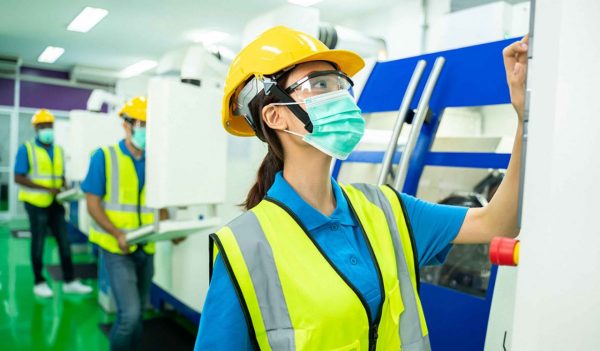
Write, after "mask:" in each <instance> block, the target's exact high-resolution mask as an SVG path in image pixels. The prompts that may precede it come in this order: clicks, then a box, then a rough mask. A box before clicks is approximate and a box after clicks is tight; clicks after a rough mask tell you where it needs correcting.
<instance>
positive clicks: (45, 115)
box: [31, 109, 54, 125]
mask: <svg viewBox="0 0 600 351" xmlns="http://www.w3.org/2000/svg"><path fill="white" fill-rule="evenodd" d="M40 123H54V115H53V114H52V113H50V111H48V110H46V109H41V110H38V111H37V112H36V113H35V114H34V115H33V117H31V124H33V125H36V124H40Z"/></svg>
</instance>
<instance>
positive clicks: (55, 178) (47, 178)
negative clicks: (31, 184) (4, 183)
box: [29, 175, 61, 180]
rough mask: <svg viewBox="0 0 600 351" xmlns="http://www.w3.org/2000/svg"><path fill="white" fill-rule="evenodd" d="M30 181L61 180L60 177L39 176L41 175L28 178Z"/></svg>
mask: <svg viewBox="0 0 600 351" xmlns="http://www.w3.org/2000/svg"><path fill="white" fill-rule="evenodd" d="M29 179H30V180H57V179H61V177H60V176H55V175H49V176H41V175H33V176H30V177H29Z"/></svg>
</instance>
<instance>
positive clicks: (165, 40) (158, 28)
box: [0, 0, 404, 70]
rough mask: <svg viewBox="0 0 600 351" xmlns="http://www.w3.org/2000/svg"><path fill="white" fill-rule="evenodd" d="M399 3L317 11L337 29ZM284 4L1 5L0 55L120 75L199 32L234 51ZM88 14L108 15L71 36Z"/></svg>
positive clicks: (110, 1) (56, 1)
mask: <svg viewBox="0 0 600 351" xmlns="http://www.w3.org/2000/svg"><path fill="white" fill-rule="evenodd" d="M396 1H404V0H396ZM396 1H394V0H369V1H364V0H324V1H323V2H322V3H320V4H318V5H316V7H317V8H319V9H320V10H321V18H322V20H324V21H328V22H331V23H336V22H338V21H340V20H342V19H344V18H348V17H354V16H360V15H361V14H364V13H365V12H369V11H375V10H379V9H382V8H385V7H386V6H390V5H392V4H393V3H396ZM284 4H286V0H247V1H244V0H222V1H217V0H195V1H194V0H170V1H164V0H163V1H160V0H128V1H123V0H120V1H117V0H104V1H100V0H87V1H73V0H30V1H23V0H2V4H1V5H0V55H10V56H16V57H20V58H22V59H23V62H24V63H25V64H28V65H35V66H38V67H39V66H41V67H47V68H54V69H68V68H70V67H72V66H73V65H83V66H93V67H100V68H106V69H115V70H120V69H122V68H124V67H126V66H128V65H130V64H132V63H135V62H137V61H139V60H141V59H158V58H159V57H160V56H161V55H162V54H163V53H165V52H167V51H168V50H170V49H174V48H178V47H181V46H184V45H186V44H189V43H190V40H189V39H188V38H186V33H188V32H189V31H194V30H196V31H198V30H200V31H204V30H220V31H224V32H227V33H230V34H232V38H231V39H230V40H229V41H228V42H226V43H224V44H225V45H226V46H228V47H229V48H231V49H232V50H234V51H237V50H238V49H239V45H240V41H241V33H242V31H243V28H244V26H245V24H246V23H247V21H249V20H251V19H252V18H254V17H256V16H259V15H260V14H262V13H264V12H265V11H269V10H270V9H273V8H275V7H277V6H281V5H284ZM86 6H92V7H100V8H104V9H107V10H108V11H109V13H108V15H107V16H106V17H105V18H104V19H103V20H102V21H101V22H100V23H99V24H98V25H97V26H96V27H94V28H93V29H92V30H91V31H90V32H88V33H77V32H69V31H67V30H66V27H67V25H68V24H69V22H70V21H71V20H72V19H73V18H75V16H76V15H77V14H79V12H80V11H81V10H82V9H83V8H84V7H86ZM48 45H52V46H60V47H64V48H65V53H64V55H63V56H62V57H60V58H59V59H58V61H57V62H56V63H54V64H39V63H37V57H38V56H39V54H40V53H41V52H42V51H43V49H44V48H45V47H46V46H48Z"/></svg>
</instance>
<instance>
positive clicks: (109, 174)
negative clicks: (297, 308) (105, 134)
mask: <svg viewBox="0 0 600 351" xmlns="http://www.w3.org/2000/svg"><path fill="white" fill-rule="evenodd" d="M102 151H103V152H104V162H105V172H106V194H105V195H104V198H103V202H102V207H103V208H104V211H105V212H106V215H107V216H108V219H110V221H111V222H112V223H113V225H114V226H115V227H117V228H118V229H120V230H122V231H124V232H126V233H127V232H130V231H133V230H135V229H138V228H140V227H141V226H145V225H150V224H153V223H154V211H153V210H152V209H151V208H148V207H146V187H145V186H144V187H143V188H142V191H141V192H140V191H139V186H138V184H139V183H138V182H139V180H138V177H137V173H136V171H135V166H134V165H133V160H132V159H131V157H130V156H128V155H125V154H124V153H123V151H122V150H121V147H120V146H119V145H118V144H117V145H115V146H110V147H104V148H102ZM89 239H90V241H91V242H93V243H95V244H97V245H98V246H100V247H102V248H103V249H105V250H106V251H109V252H112V253H115V254H122V253H123V252H122V251H121V249H119V243H118V242H117V239H116V238H115V237H114V236H112V235H111V234H109V233H106V232H105V231H104V230H103V229H102V228H101V227H100V226H99V225H98V224H97V223H95V222H93V223H92V226H91V228H90V237H89ZM136 249H137V245H132V246H131V247H130V253H131V252H134V251H135V250H136ZM144 251H146V252H147V253H149V254H153V253H154V252H155V245H154V243H148V244H146V245H144Z"/></svg>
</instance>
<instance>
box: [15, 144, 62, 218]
mask: <svg viewBox="0 0 600 351" xmlns="http://www.w3.org/2000/svg"><path fill="white" fill-rule="evenodd" d="M25 148H26V149H27V158H28V159H29V173H28V174H27V178H29V179H30V180H31V181H32V182H33V183H34V184H37V185H42V186H45V187H47V188H52V189H60V188H62V187H63V177H64V163H63V160H64V155H63V150H62V148H61V147H60V146H57V145H53V146H52V148H53V152H54V157H53V159H50V155H48V151H46V149H44V148H43V147H41V146H39V145H38V144H37V143H36V142H35V140H33V141H28V142H26V143H25ZM19 200H20V201H24V202H27V203H29V204H31V205H34V206H37V207H48V206H50V205H51V204H52V202H53V201H54V196H53V195H52V194H51V193H49V192H48V191H46V190H42V189H32V188H27V187H24V186H21V187H20V189H19Z"/></svg>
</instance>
